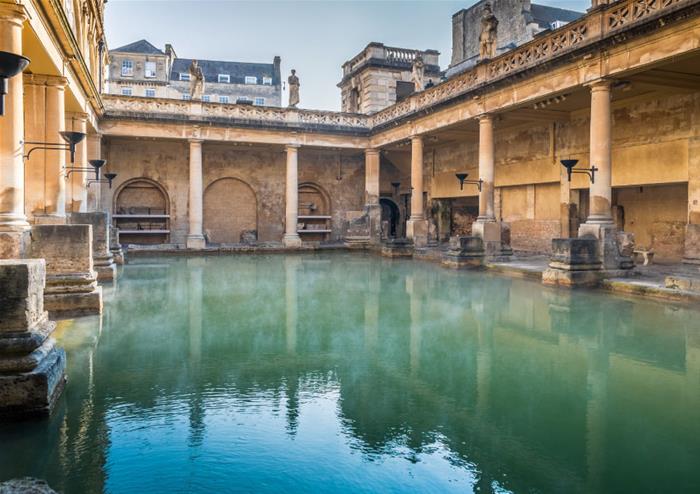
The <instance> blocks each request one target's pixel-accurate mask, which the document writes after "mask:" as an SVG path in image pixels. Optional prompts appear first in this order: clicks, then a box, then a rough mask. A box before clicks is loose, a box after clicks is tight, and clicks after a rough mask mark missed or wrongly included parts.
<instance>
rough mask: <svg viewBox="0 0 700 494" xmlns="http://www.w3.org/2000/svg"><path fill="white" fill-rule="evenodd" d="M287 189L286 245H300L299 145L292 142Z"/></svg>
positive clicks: (288, 160)
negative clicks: (298, 226)
mask: <svg viewBox="0 0 700 494" xmlns="http://www.w3.org/2000/svg"><path fill="white" fill-rule="evenodd" d="M286 149H287V181H286V185H287V190H286V195H285V198H286V215H285V223H284V238H283V239H282V242H283V243H284V245H285V247H300V246H301V238H300V237H299V233H297V223H298V216H299V183H298V182H299V146H298V145H294V144H290V145H288V146H287V148H286Z"/></svg>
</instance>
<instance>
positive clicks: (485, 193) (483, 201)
mask: <svg viewBox="0 0 700 494" xmlns="http://www.w3.org/2000/svg"><path fill="white" fill-rule="evenodd" d="M494 155H495V150H494V142H493V117H492V116H491V115H482V116H480V117H479V178H480V179H481V180H483V181H484V183H483V185H482V186H481V192H480V193H479V217H478V221H480V222H482V223H485V222H494V221H496V216H495V214H494V204H493V197H494V195H493V181H494V176H495V170H496V162H495V158H494Z"/></svg>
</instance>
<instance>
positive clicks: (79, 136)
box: [24, 131, 85, 163]
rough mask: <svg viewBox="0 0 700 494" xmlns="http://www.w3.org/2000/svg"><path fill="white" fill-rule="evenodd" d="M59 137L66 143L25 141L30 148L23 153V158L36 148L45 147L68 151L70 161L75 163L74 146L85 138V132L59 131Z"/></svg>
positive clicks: (50, 149) (27, 156) (26, 157)
mask: <svg viewBox="0 0 700 494" xmlns="http://www.w3.org/2000/svg"><path fill="white" fill-rule="evenodd" d="M59 134H60V135H61V137H62V138H63V140H64V141H66V144H61V143H57V142H39V141H27V142H25V143H24V144H25V145H27V144H29V145H30V146H32V148H31V149H30V150H29V152H28V153H27V154H25V155H24V159H25V160H28V159H29V156H31V154H32V153H33V152H34V151H36V150H37V149H46V150H49V151H52V150H55V151H70V162H71V163H75V146H76V145H78V143H80V141H82V140H83V139H85V134H84V133H82V132H67V131H64V132H59Z"/></svg>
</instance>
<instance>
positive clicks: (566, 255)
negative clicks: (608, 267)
mask: <svg viewBox="0 0 700 494" xmlns="http://www.w3.org/2000/svg"><path fill="white" fill-rule="evenodd" d="M601 267H602V263H601V262H600V248H599V241H598V240H597V239H595V238H593V237H586V238H555V239H552V255H551V258H550V262H549V269H547V270H545V271H544V272H543V273H542V283H544V284H545V285H561V286H566V287H575V286H595V285H597V284H598V283H599V282H600V280H601V279H602V271H601Z"/></svg>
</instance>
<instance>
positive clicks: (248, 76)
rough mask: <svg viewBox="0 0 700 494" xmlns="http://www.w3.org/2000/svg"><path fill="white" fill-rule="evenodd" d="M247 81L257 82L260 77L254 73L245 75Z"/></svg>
mask: <svg viewBox="0 0 700 494" xmlns="http://www.w3.org/2000/svg"><path fill="white" fill-rule="evenodd" d="M245 83H246V84H257V83H258V78H257V77H255V76H252V75H247V76H245Z"/></svg>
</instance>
